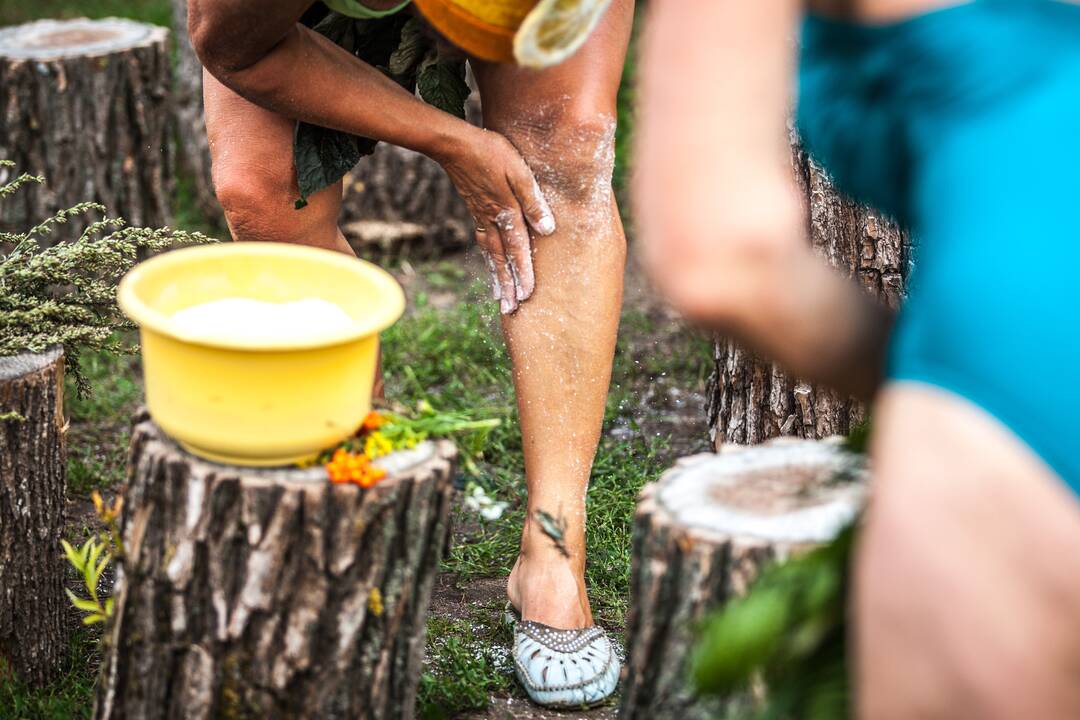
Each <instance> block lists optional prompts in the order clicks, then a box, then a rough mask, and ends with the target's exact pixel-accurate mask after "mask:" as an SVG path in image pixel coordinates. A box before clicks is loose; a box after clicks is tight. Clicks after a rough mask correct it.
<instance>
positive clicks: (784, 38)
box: [633, 0, 890, 397]
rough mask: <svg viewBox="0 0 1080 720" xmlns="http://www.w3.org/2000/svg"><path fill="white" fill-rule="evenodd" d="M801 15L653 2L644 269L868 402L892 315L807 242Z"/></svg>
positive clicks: (646, 96)
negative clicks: (797, 154)
mask: <svg viewBox="0 0 1080 720" xmlns="http://www.w3.org/2000/svg"><path fill="white" fill-rule="evenodd" d="M798 20H799V5H798V3H797V2H795V0H770V1H769V2H762V3H758V2H744V1H742V0H684V1H682V2H670V1H669V2H660V3H655V4H653V5H652V12H651V16H650V18H649V24H648V27H647V31H646V35H645V37H644V39H643V48H644V56H643V59H642V70H641V93H640V98H641V103H642V104H641V106H640V119H639V127H638V133H637V156H636V160H637V167H636V170H635V177H634V187H633V190H634V207H635V210H636V211H637V213H638V227H639V231H640V235H641V238H642V243H643V245H644V246H645V255H646V264H647V265H648V267H649V268H650V270H651V273H652V276H653V278H654V280H655V282H656V284H657V286H658V287H659V289H660V290H661V291H662V292H663V293H664V294H665V295H667V297H668V299H669V300H670V301H671V302H672V303H673V304H674V305H675V307H676V308H678V309H679V310H680V311H681V312H683V313H684V314H685V315H687V316H688V317H689V318H691V319H693V320H696V321H697V322H699V323H701V324H703V325H706V326H708V327H710V328H713V329H715V330H718V331H721V332H724V333H727V334H729V335H733V336H735V337H736V338H737V339H739V340H741V341H743V342H745V343H746V344H748V345H749V346H751V347H752V348H754V349H755V350H757V351H759V352H761V353H762V354H764V355H765V356H767V357H770V358H772V359H774V360H777V361H779V362H780V363H781V364H783V365H785V366H786V367H787V368H788V369H789V370H791V371H792V372H794V373H795V374H797V375H799V376H801V377H805V378H807V379H810V380H816V381H821V382H824V383H826V384H829V385H831V386H833V387H836V388H837V389H839V390H842V391H845V392H852V393H855V394H857V395H861V396H864V397H867V396H869V395H871V394H872V393H873V392H874V390H875V389H876V387H877V385H878V384H879V382H880V378H881V373H882V365H883V357H884V350H885V342H886V339H887V335H888V328H889V325H890V315H889V313H888V311H887V310H886V309H885V308H883V307H881V306H879V305H878V304H877V303H875V302H874V301H873V300H872V299H871V298H870V297H869V296H867V295H866V294H865V293H864V292H863V291H862V290H861V289H860V288H858V287H857V286H856V285H855V284H854V283H853V282H850V281H849V280H848V279H847V278H843V277H841V276H840V275H839V274H837V273H836V272H835V271H833V270H832V269H831V268H829V267H828V265H827V264H826V263H825V262H824V261H823V260H821V259H820V258H818V257H817V256H815V255H814V253H813V251H812V250H811V248H810V247H809V243H808V242H807V238H806V219H805V211H804V209H803V207H802V205H801V202H800V200H799V198H798V196H797V195H796V192H795V186H794V178H793V176H792V169H791V155H790V152H791V151H790V148H789V145H788V131H787V119H788V116H789V113H790V109H791V106H792V103H793V99H794V97H793V85H792V79H793V76H794V71H795V44H794V38H795V34H796V29H797V23H798Z"/></svg>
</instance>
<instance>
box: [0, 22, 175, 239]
mask: <svg viewBox="0 0 1080 720" xmlns="http://www.w3.org/2000/svg"><path fill="white" fill-rule="evenodd" d="M167 36H168V31H167V30H166V29H165V28H161V27H157V26H154V25H147V24H144V23H137V22H132V21H130V20H121V19H118V18H109V19H105V20H87V19H85V18H83V19H76V20H40V21H38V22H32V23H27V24H25V25H16V26H13V27H7V28H0V157H2V158H6V159H8V160H12V161H14V162H15V169H16V170H18V171H19V172H28V173H33V174H37V175H44V176H45V180H46V182H45V184H44V185H42V186H38V187H29V188H26V189H25V191H24V192H19V193H16V194H15V195H14V196H12V197H10V198H8V199H7V202H6V203H5V210H4V215H3V217H2V218H0V230H14V229H16V228H22V229H25V228H27V227H31V226H33V225H35V224H36V223H38V222H40V221H41V220H42V219H43V218H46V217H49V216H50V215H52V214H53V213H55V212H56V211H58V210H62V209H66V208H69V207H71V206H73V205H75V204H76V203H79V202H83V201H88V200H93V201H96V202H99V203H101V204H102V205H104V206H105V207H106V208H108V209H109V212H110V213H112V214H114V215H119V216H121V217H123V218H124V219H125V220H127V221H128V223H130V224H132V225H145V226H162V225H168V224H170V223H171V222H172V211H171V209H170V198H171V194H172V184H173V178H172V176H173V172H172V150H171V149H170V148H171V147H172V120H171V113H170V107H169V105H170V100H169V88H170V75H171V69H170V63H169V54H168V51H167V48H166V42H165V41H166V38H167ZM75 220H78V219H75ZM83 227H85V221H78V222H75V221H73V222H72V223H69V225H68V226H67V227H66V228H63V230H64V234H54V237H56V238H57V239H60V238H62V237H64V236H66V235H71V234H77V233H79V232H81V230H82V229H83Z"/></svg>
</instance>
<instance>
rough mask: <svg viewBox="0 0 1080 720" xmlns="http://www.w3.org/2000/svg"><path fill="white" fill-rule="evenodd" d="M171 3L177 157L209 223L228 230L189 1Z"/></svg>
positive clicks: (192, 194)
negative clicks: (214, 173)
mask: <svg viewBox="0 0 1080 720" xmlns="http://www.w3.org/2000/svg"><path fill="white" fill-rule="evenodd" d="M171 1H172V27H173V37H174V38H175V39H176V66H175V78H174V83H173V98H174V101H173V107H174V110H175V113H176V135H177V138H178V140H179V143H178V146H177V150H176V156H177V161H178V163H179V165H180V170H181V172H183V174H184V178H185V180H187V182H188V185H189V187H190V188H191V199H192V201H193V202H194V203H195V207H197V208H198V209H199V212H200V214H202V216H203V218H204V219H206V220H207V221H208V222H210V223H212V224H214V225H217V226H218V227H219V228H224V227H225V213H224V211H223V210H222V209H221V204H220V203H219V202H218V201H217V195H216V194H215V192H214V181H213V178H212V177H211V175H210V141H209V140H208V139H207V137H206V121H205V120H204V119H203V92H202V85H203V68H202V63H200V62H199V57H198V56H197V55H196V54H195V48H193V47H192V46H191V39H190V38H189V37H188V31H187V6H188V4H187V0H171Z"/></svg>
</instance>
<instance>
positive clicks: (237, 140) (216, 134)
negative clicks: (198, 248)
mask: <svg viewBox="0 0 1080 720" xmlns="http://www.w3.org/2000/svg"><path fill="white" fill-rule="evenodd" d="M203 101H204V108H205V110H204V112H205V118H206V134H207V138H208V139H209V142H210V155H211V160H212V172H213V179H214V187H215V190H216V192H217V196H218V200H219V201H220V202H221V204H222V206H223V207H224V209H225V214H226V219H227V220H228V221H229V226H230V229H231V230H232V232H233V235H234V237H235V238H236V239H237V240H270V241H282V242H299V243H303V244H308V245H317V246H320V247H329V248H332V249H338V250H342V249H347V248H348V245H347V244H345V247H344V248H342V244H343V243H344V241H343V239H341V238H340V237H339V233H338V230H337V218H338V212H339V210H340V209H341V183H340V182H338V183H337V184H336V185H333V186H331V187H328V188H326V189H325V190H322V191H320V192H318V193H315V194H314V195H312V196H311V197H310V198H309V200H308V204H307V206H306V207H304V208H302V209H300V210H297V209H296V207H295V202H296V200H297V198H298V197H299V195H300V191H299V188H298V187H297V184H296V169H295V166H294V164H293V134H294V130H295V121H294V120H292V119H290V118H286V117H284V116H281V115H278V114H277V113H274V112H271V111H269V110H266V109H265V108H262V107H259V106H258V105H255V104H254V103H251V102H249V101H247V100H245V99H244V98H242V97H240V96H239V95H237V94H236V93H234V92H233V91H232V90H230V89H229V88H227V87H225V86H224V85H222V84H221V83H220V82H218V81H217V80H216V79H214V77H213V76H211V75H210V74H209V73H203Z"/></svg>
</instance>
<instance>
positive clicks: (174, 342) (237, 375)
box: [118, 242, 405, 465]
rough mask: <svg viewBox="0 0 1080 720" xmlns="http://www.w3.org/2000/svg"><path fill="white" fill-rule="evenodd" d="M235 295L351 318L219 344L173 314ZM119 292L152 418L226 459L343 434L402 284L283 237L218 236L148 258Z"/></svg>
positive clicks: (243, 461)
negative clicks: (316, 304) (182, 325)
mask: <svg viewBox="0 0 1080 720" xmlns="http://www.w3.org/2000/svg"><path fill="white" fill-rule="evenodd" d="M235 297H240V298H250V299H253V300H261V301H265V302H290V301H295V300H302V299H305V298H319V299H322V300H327V301H329V302H332V303H334V304H336V305H337V306H339V307H340V308H341V309H342V310H344V311H345V313H346V314H348V315H349V317H351V318H352V319H353V321H354V324H353V326H352V327H350V328H348V329H347V330H343V331H338V332H334V333H328V334H326V336H325V337H318V338H305V339H303V340H301V341H297V340H296V339H290V338H288V337H282V338H275V339H274V340H273V341H268V342H262V341H253V340H247V341H245V340H238V341H236V342H218V341H213V340H205V339H200V338H197V337H192V336H190V335H188V334H186V333H184V332H183V331H182V330H180V329H178V328H177V327H175V325H174V323H173V322H172V315H173V314H174V313H176V312H177V311H179V310H182V309H184V308H187V307H191V306H193V305H199V304H202V303H205V302H211V301H213V300H220V299H223V298H235ZM118 300H119V303H120V307H121V309H123V311H124V312H125V313H126V314H127V315H128V317H130V318H131V319H132V320H134V321H135V322H136V323H138V324H139V326H140V335H141V338H142V356H143V375H144V377H145V380H146V404H147V407H148V408H149V410H150V415H151V416H152V417H153V418H154V421H155V422H156V423H157V424H158V425H159V426H160V427H161V429H162V430H164V431H165V432H166V433H168V434H169V435H170V436H172V437H173V438H175V439H176V440H177V441H178V442H180V444H181V445H183V446H184V447H185V448H187V449H188V450H189V451H191V452H193V453H195V454H196V455H199V456H201V457H205V458H208V459H210V460H216V461H218V462H224V463H231V464H237V465H285V464H289V463H295V462H302V461H305V460H309V459H311V458H313V457H315V456H316V455H317V454H318V453H319V451H321V450H323V449H325V448H327V447H330V446H332V445H334V444H336V443H338V442H340V441H341V440H343V439H345V438H346V437H348V436H349V435H351V434H352V433H354V432H355V431H356V430H357V428H358V427H359V426H360V423H361V422H362V421H363V419H364V417H365V416H366V415H367V413H368V411H369V410H370V409H371V391H372V386H373V384H374V380H375V365H376V360H377V356H378V342H379V340H378V338H379V332H380V331H382V330H385V329H386V328H387V327H389V326H390V325H392V324H394V322H395V321H396V320H397V319H398V318H399V317H401V314H402V312H403V311H404V309H405V297H404V294H403V293H402V291H401V287H400V286H399V285H398V284H397V281H395V280H394V278H393V277H391V276H390V274H389V273H387V272H385V271H384V270H382V269H380V268H378V267H376V266H374V265H372V264H371V263H368V262H364V261H363V260H357V259H355V258H349V257H347V256H345V255H342V254H340V253H336V252H332V251H329V250H320V249H317V248H310V247H304V246H302V245H290V244H284V243H252V242H244V243H223V244H220V245H203V246H200V247H192V248H185V249H182V250H175V251H173V252H168V253H165V254H163V255H159V256H157V257H155V258H152V259H151V260H148V261H146V262H144V263H140V264H139V265H138V266H137V267H135V268H134V269H133V270H132V271H131V272H130V273H128V274H127V275H126V276H125V277H124V279H123V280H122V281H121V283H120V289H119V293H118Z"/></svg>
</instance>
